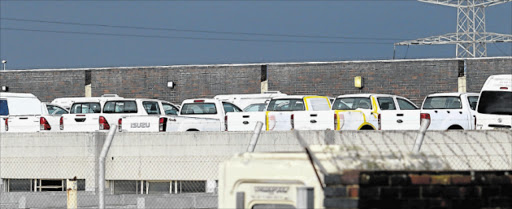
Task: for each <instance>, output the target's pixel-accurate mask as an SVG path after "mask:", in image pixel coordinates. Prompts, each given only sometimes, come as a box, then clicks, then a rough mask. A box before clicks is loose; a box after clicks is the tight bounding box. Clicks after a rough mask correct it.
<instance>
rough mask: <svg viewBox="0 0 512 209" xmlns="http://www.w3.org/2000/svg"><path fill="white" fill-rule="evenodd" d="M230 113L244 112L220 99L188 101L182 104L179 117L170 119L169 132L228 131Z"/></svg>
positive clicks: (168, 123)
mask: <svg viewBox="0 0 512 209" xmlns="http://www.w3.org/2000/svg"><path fill="white" fill-rule="evenodd" d="M229 112H242V110H241V109H240V108H239V107H238V106H236V105H234V104H232V103H229V102H224V101H220V100H218V99H206V98H204V99H203V98H199V99H187V100H185V101H183V103H182V104H181V110H180V113H179V115H178V116H175V117H169V118H168V122H167V132H175V131H226V121H225V120H226V119H227V117H226V113H229Z"/></svg>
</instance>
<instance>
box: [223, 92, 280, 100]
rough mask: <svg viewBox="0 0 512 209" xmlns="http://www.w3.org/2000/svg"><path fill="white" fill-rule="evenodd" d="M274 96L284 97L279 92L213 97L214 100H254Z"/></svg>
mask: <svg viewBox="0 0 512 209" xmlns="http://www.w3.org/2000/svg"><path fill="white" fill-rule="evenodd" d="M276 96H286V94H283V93H281V92H264V93H259V94H220V95H217V96H215V97H214V99H231V98H233V99H234V98H244V99H245V98H247V99H256V98H264V99H266V98H271V97H276Z"/></svg>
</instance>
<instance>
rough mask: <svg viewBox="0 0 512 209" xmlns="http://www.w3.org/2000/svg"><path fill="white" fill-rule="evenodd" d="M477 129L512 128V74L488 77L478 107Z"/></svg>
mask: <svg viewBox="0 0 512 209" xmlns="http://www.w3.org/2000/svg"><path fill="white" fill-rule="evenodd" d="M476 110H477V111H476V112H477V113H476V129H477V130H482V129H512V74H506V75H492V76H489V78H487V81H485V83H484V86H483V87H482V91H481V92H480V97H479V98H478V104H477V108H476Z"/></svg>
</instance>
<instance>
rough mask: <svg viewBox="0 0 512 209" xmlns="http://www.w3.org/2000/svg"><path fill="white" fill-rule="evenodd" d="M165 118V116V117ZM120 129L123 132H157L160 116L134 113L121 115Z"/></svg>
mask: <svg viewBox="0 0 512 209" xmlns="http://www.w3.org/2000/svg"><path fill="white" fill-rule="evenodd" d="M165 119H166V120H167V118H165ZM121 122H122V123H121V124H120V127H121V128H120V129H121V131H123V132H159V131H160V116H157V115H152V116H146V115H134V116H123V117H121Z"/></svg>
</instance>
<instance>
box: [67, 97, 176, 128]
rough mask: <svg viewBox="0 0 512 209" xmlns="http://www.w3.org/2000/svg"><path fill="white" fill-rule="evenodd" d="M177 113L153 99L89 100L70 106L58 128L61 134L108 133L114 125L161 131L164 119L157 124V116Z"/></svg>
mask: <svg viewBox="0 0 512 209" xmlns="http://www.w3.org/2000/svg"><path fill="white" fill-rule="evenodd" d="M177 112H178V108H177V107H176V106H175V105H173V104H171V103H169V102H166V101H161V100H156V99H126V98H118V97H104V98H92V99H90V100H88V101H87V100H84V101H80V102H75V103H73V105H72V106H71V110H70V114H67V115H63V117H62V120H61V121H62V123H61V127H62V128H63V130H64V131H70V132H89V131H96V130H109V129H110V126H111V125H112V124H118V125H119V126H118V130H119V131H132V132H140V131H144V132H151V131H165V126H163V127H161V126H162V125H164V123H166V120H163V121H161V120H160V116H165V115H176V114H177ZM161 128H164V129H163V130H160V129H161Z"/></svg>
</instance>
